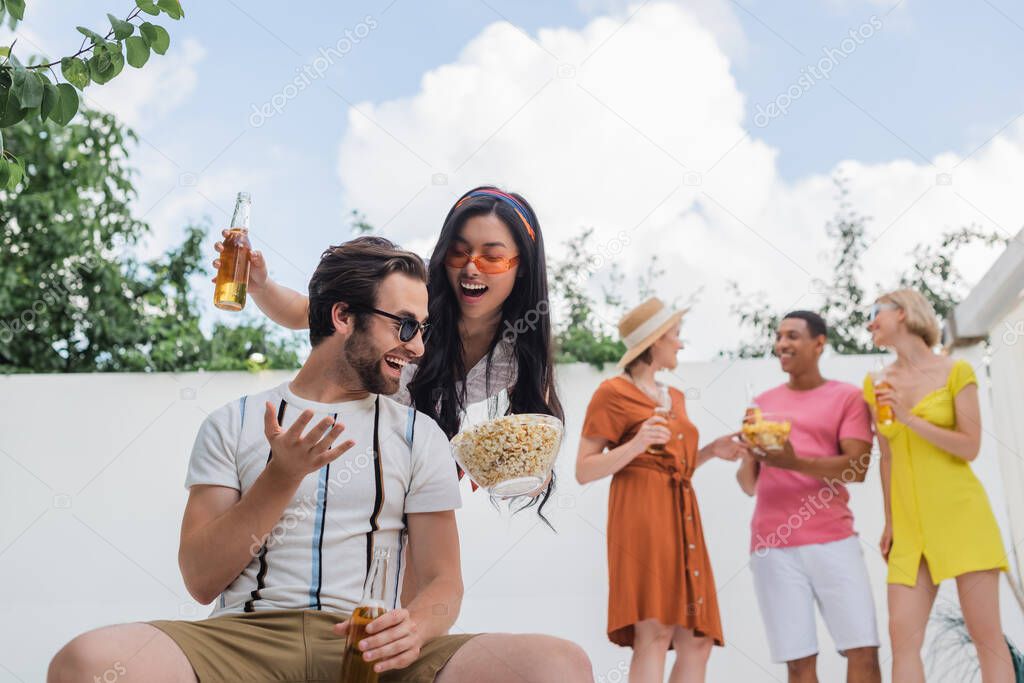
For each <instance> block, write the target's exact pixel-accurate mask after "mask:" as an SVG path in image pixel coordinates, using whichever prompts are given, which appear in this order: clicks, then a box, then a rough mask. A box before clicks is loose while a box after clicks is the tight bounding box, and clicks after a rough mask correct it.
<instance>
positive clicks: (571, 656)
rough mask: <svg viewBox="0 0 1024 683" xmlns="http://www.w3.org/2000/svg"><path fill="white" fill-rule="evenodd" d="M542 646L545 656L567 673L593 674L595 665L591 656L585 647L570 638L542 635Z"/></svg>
mask: <svg viewBox="0 0 1024 683" xmlns="http://www.w3.org/2000/svg"><path fill="white" fill-rule="evenodd" d="M540 638H541V643H540V646H541V647H542V648H543V649H544V657H545V658H550V659H549V661H551V662H552V663H555V664H557V668H558V669H561V670H562V671H564V672H565V673H566V674H573V675H577V674H586V675H587V676H590V675H592V672H593V667H592V665H591V663H590V657H588V656H587V653H586V652H584V651H583V648H582V647H580V646H579V645H577V644H576V643H573V642H572V641H569V640H563V639H562V638H555V637H554V636H540Z"/></svg>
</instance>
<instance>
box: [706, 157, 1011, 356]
mask: <svg viewBox="0 0 1024 683" xmlns="http://www.w3.org/2000/svg"><path fill="white" fill-rule="evenodd" d="M833 182H834V183H835V186H836V199H837V209H836V214H835V216H834V217H833V218H832V219H831V220H830V221H829V222H828V223H827V224H826V226H825V229H826V232H827V234H828V236H829V238H830V239H831V241H832V249H831V253H832V264H833V265H832V268H831V272H832V274H833V276H832V281H831V282H818V283H816V285H817V287H816V289H818V290H819V291H821V292H822V293H823V295H824V300H823V302H822V303H821V305H820V306H819V307H818V312H819V313H820V314H821V316H822V317H823V318H824V319H825V322H826V323H828V328H829V330H828V343H829V344H830V345H831V346H832V348H833V349H835V350H836V351H837V352H838V353H841V354H856V353H877V352H878V351H879V350H878V349H876V348H875V347H874V345H873V344H872V343H871V335H870V334H869V333H868V331H867V323H868V319H867V310H866V309H867V301H868V299H867V296H866V293H865V287H864V285H863V283H862V280H863V263H864V253H865V252H866V251H867V249H868V247H869V246H870V243H869V242H868V240H867V230H866V228H867V224H868V222H869V221H870V218H869V217H867V216H864V215H862V214H860V213H858V212H857V210H856V209H855V208H854V207H853V204H852V202H851V201H850V192H849V187H848V181H847V180H846V179H845V178H843V177H836V178H834V179H833ZM975 243H980V244H984V245H986V246H995V245H998V244H1005V243H1006V238H1004V237H1001V236H1000V235H998V234H996V233H992V232H988V231H985V230H982V229H981V228H979V227H977V226H970V227H966V228H961V229H959V230H953V231H950V232H947V233H945V234H944V235H943V236H942V237H941V239H940V240H939V242H938V244H918V245H917V246H916V247H914V249H913V250H912V252H911V254H910V257H911V259H910V260H911V266H910V268H909V270H908V271H907V272H906V273H904V274H903V275H902V276H901V277H900V280H899V282H900V287H912V288H914V289H917V290H918V291H920V292H921V293H922V294H924V295H925V297H927V298H928V300H929V301H930V302H931V304H932V306H933V307H934V308H935V312H936V314H937V315H938V316H939V317H940V318H944V317H945V316H946V315H947V314H949V312H950V311H952V309H953V308H954V307H955V306H956V305H957V304H958V303H959V302H960V300H961V299H962V298H963V297H964V296H965V295H966V294H967V291H968V289H969V288H968V286H967V283H966V282H965V281H964V279H963V276H962V274H961V273H960V271H959V270H958V269H957V268H956V267H955V266H954V263H953V259H954V256H955V255H956V253H957V251H958V250H959V249H960V248H961V247H964V246H967V245H969V244H975ZM729 289H730V291H731V292H732V294H733V297H734V298H735V303H734V304H733V305H732V306H731V311H732V313H733V315H734V316H735V317H736V318H737V320H738V321H739V323H740V327H741V329H742V330H743V331H744V332H745V333H746V335H745V338H744V339H742V340H741V341H740V343H739V344H738V345H737V347H736V348H734V349H731V350H726V351H723V352H722V355H727V356H732V357H738V358H755V357H761V356H767V355H770V354H771V353H772V349H773V342H774V339H775V330H776V329H777V328H778V325H779V321H780V317H781V315H782V314H781V313H780V312H779V311H777V310H775V308H774V307H772V306H771V305H770V304H768V303H766V301H767V297H766V296H765V295H764V294H763V293H758V294H756V295H750V294H746V293H744V292H743V291H742V289H741V288H740V286H739V284H738V283H736V282H730V283H729ZM874 289H875V290H877V291H879V292H881V291H882V287H881V286H880V285H878V284H876V285H875V287H874Z"/></svg>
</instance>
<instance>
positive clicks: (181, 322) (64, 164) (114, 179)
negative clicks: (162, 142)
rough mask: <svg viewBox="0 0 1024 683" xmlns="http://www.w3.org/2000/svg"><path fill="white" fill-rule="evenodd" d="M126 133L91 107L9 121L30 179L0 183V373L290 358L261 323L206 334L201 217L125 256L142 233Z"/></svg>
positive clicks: (189, 366)
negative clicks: (199, 285)
mask: <svg viewBox="0 0 1024 683" xmlns="http://www.w3.org/2000/svg"><path fill="white" fill-rule="evenodd" d="M134 140H135V137H134V135H133V134H132V133H131V131H130V130H128V129H126V128H124V127H123V126H121V125H120V124H119V123H118V122H117V121H116V120H115V119H114V118H113V117H112V116H110V115H108V114H102V113H98V112H95V111H91V110H88V109H86V110H83V112H82V113H81V116H80V117H79V118H78V119H76V121H75V122H73V123H70V124H69V125H67V126H59V125H57V124H54V123H52V122H50V121H45V122H44V121H41V120H40V119H38V118H34V119H27V120H24V121H22V122H20V123H18V124H17V125H15V126H14V127H12V128H10V129H9V130H8V136H7V142H8V145H10V148H11V150H12V151H13V152H14V154H16V155H18V156H19V157H20V158H23V159H27V160H28V165H29V170H30V172H31V174H32V177H33V180H32V183H31V184H29V185H27V186H25V185H21V186H19V188H17V189H14V190H11V189H6V190H5V189H0V372H5V373H10V372H89V371H157V370H160V371H187V370H195V369H199V368H208V369H244V368H246V367H249V366H250V365H251V361H250V358H249V357H250V356H251V355H252V354H254V353H256V354H262V356H263V357H264V362H263V363H262V364H261V365H262V366H264V367H295V366H297V364H298V355H297V350H298V343H297V342H296V341H295V338H278V337H276V336H273V334H272V333H271V332H270V331H269V330H268V329H267V328H266V327H265V326H264V325H262V324H260V325H252V324H251V323H248V322H246V320H245V319H244V318H243V319H241V321H240V322H241V323H242V324H241V325H240V326H239V328H238V329H231V328H229V327H226V326H224V325H216V326H215V327H214V329H213V334H212V336H208V335H206V334H204V333H203V331H202V329H201V327H200V321H199V311H200V307H199V305H198V303H197V302H196V300H195V297H194V296H193V295H192V293H191V291H190V288H189V282H190V280H193V279H198V276H199V274H201V273H203V270H204V268H203V265H202V264H203V262H204V261H205V260H206V257H205V256H206V255H205V254H204V252H203V250H202V243H203V238H204V236H205V235H206V234H208V233H209V230H210V228H209V226H202V225H190V226H188V227H187V229H186V236H185V240H184V241H183V242H182V243H181V244H180V245H178V246H176V247H174V248H172V249H170V250H168V252H167V253H166V254H165V255H164V256H163V257H162V258H159V259H154V260H150V261H146V262H143V261H140V260H139V259H138V258H136V257H135V256H133V251H134V247H136V246H137V245H138V244H139V242H140V240H141V239H142V238H144V237H146V236H147V235H149V233H150V228H149V226H148V225H147V224H146V223H144V222H142V221H140V220H138V219H136V218H135V217H134V216H133V215H132V212H131V201H132V199H133V197H134V196H135V190H134V187H133V185H132V177H133V172H132V170H131V169H130V167H129V166H128V158H129V153H130V149H131V146H132V143H133V142H134ZM258 359H259V356H257V360H258Z"/></svg>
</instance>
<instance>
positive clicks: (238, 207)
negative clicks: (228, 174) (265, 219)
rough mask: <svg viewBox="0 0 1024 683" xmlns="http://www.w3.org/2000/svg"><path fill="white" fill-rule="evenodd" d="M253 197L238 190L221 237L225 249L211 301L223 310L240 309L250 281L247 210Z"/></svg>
mask: <svg viewBox="0 0 1024 683" xmlns="http://www.w3.org/2000/svg"><path fill="white" fill-rule="evenodd" d="M251 209H252V197H251V196H249V193H248V192H239V193H238V199H237V200H235V213H234V215H233V216H232V217H231V227H230V228H228V234H227V236H226V237H225V238H224V251H222V252H221V253H220V268H219V269H217V285H216V288H215V289H214V291H213V305H214V306H216V307H217V308H221V309H223V310H225V311H240V310H242V309H243V308H244V307H245V288H246V287H247V286H248V284H249V251H250V250H251V249H252V246H251V245H250V244H249V212H250V210H251Z"/></svg>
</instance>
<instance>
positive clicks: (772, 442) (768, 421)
mask: <svg viewBox="0 0 1024 683" xmlns="http://www.w3.org/2000/svg"><path fill="white" fill-rule="evenodd" d="M791 426H792V422H791V421H790V420H789V418H788V417H786V416H785V415H780V414H778V413H761V412H760V411H758V412H757V413H755V414H754V415H753V416H751V417H750V418H748V419H746V420H744V422H743V429H742V432H741V433H742V434H743V439H744V440H745V441H746V442H747V443H749V444H751V445H753V446H757V447H758V448H760V449H762V450H766V451H781V450H782V447H783V446H784V445H785V443H786V441H787V440H788V439H789V430H790V427H791Z"/></svg>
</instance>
